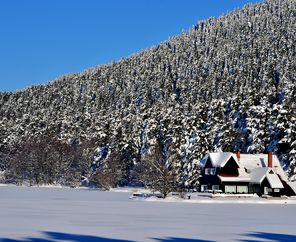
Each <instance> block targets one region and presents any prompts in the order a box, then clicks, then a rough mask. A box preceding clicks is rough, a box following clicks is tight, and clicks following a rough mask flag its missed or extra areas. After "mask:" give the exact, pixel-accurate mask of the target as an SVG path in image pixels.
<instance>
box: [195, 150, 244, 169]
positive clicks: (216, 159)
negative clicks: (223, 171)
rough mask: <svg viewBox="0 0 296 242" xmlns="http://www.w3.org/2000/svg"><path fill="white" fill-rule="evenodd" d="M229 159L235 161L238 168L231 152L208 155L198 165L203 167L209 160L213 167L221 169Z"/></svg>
mask: <svg viewBox="0 0 296 242" xmlns="http://www.w3.org/2000/svg"><path fill="white" fill-rule="evenodd" d="M231 157H232V158H233V159H234V160H235V161H236V163H237V165H238V166H240V165H239V163H238V162H237V159H236V156H235V155H234V154H233V153H231V152H218V153H209V154H207V155H206V156H205V157H204V158H203V159H202V160H201V162H200V164H201V166H205V164H206V162H207V160H208V159H209V158H210V161H211V163H212V165H213V167H223V166H225V164H226V163H227V161H229V159H230V158H231Z"/></svg>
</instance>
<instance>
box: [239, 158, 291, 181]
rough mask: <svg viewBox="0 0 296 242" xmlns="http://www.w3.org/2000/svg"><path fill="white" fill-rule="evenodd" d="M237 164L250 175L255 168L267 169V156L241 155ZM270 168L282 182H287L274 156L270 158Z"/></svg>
mask: <svg viewBox="0 0 296 242" xmlns="http://www.w3.org/2000/svg"><path fill="white" fill-rule="evenodd" d="M239 163H240V164H241V166H242V167H245V168H246V169H247V172H249V173H251V172H252V171H253V170H254V169H255V168H267V167H268V155H267V154H241V155H240V159H239ZM272 168H273V170H274V171H275V173H276V174H278V175H279V176H280V177H281V179H282V180H283V181H288V177H287V175H286V173H285V172H284V170H283V168H282V166H281V164H280V161H279V160H278V158H277V156H276V155H273V156H272ZM262 172H263V171H262Z"/></svg>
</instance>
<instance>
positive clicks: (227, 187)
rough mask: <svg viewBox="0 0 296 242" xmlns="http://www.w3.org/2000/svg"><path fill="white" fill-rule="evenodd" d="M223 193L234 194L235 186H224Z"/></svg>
mask: <svg viewBox="0 0 296 242" xmlns="http://www.w3.org/2000/svg"><path fill="white" fill-rule="evenodd" d="M225 193H236V186H225Z"/></svg>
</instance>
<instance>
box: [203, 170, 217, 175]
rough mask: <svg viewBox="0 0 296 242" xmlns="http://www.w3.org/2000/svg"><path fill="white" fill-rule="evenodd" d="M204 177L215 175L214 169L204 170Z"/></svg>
mask: <svg viewBox="0 0 296 242" xmlns="http://www.w3.org/2000/svg"><path fill="white" fill-rule="evenodd" d="M205 175H216V168H205Z"/></svg>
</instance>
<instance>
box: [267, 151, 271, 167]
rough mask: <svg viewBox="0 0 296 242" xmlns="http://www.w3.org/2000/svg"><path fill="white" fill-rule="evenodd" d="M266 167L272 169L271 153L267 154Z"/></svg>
mask: <svg viewBox="0 0 296 242" xmlns="http://www.w3.org/2000/svg"><path fill="white" fill-rule="evenodd" d="M268 167H270V168H272V152H271V151H269V152H268Z"/></svg>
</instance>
